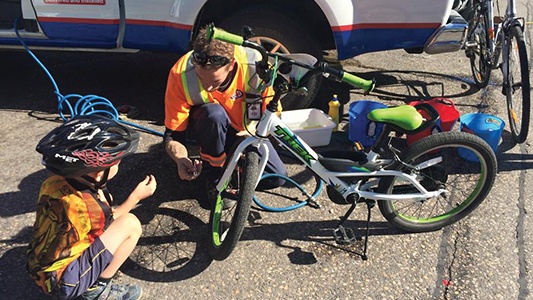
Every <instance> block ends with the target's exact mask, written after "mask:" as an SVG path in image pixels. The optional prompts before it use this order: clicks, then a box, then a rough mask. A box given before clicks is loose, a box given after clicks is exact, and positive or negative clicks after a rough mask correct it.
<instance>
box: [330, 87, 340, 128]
mask: <svg viewBox="0 0 533 300" xmlns="http://www.w3.org/2000/svg"><path fill="white" fill-rule="evenodd" d="M328 104H329V111H328V115H329V116H330V117H331V119H332V120H333V122H335V127H333V131H337V129H338V127H339V108H340V106H341V103H340V102H339V99H338V98H337V94H335V95H333V99H331V101H329V103H328Z"/></svg>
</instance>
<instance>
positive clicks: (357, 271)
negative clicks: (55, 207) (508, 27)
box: [0, 43, 533, 300]
mask: <svg viewBox="0 0 533 300" xmlns="http://www.w3.org/2000/svg"><path fill="white" fill-rule="evenodd" d="M530 45H531V43H530ZM530 47H531V46H530ZM530 50H531V49H530ZM530 53H531V51H530ZM37 54H38V56H39V57H41V58H42V60H43V63H44V64H45V65H46V66H47V67H48V68H49V70H50V72H51V73H52V75H53V76H54V78H55V80H56V82H57V84H58V86H59V89H60V90H61V92H62V94H64V95H65V94H69V93H78V94H81V95H87V94H96V95H99V96H103V97H106V98H108V99H110V100H111V101H112V103H113V104H114V105H115V106H117V107H119V106H122V105H129V106H133V107H135V108H136V109H137V112H138V113H137V114H135V115H131V118H129V119H128V120H130V121H132V122H134V123H136V124H140V125H142V126H145V127H147V128H150V129H152V130H155V131H158V132H161V131H162V130H163V125H162V120H163V116H164V110H163V96H164V89H165V83H166V76H167V74H168V70H169V69H170V67H171V66H172V64H173V62H174V60H175V59H176V57H175V56H173V55H169V54H156V53H137V54H106V53H100V54H89V53H86V54H80V53H45V52H38V53H37ZM343 65H344V67H345V69H346V70H347V71H349V72H354V73H355V74H358V75H360V76H362V77H365V78H371V77H374V78H376V80H377V82H378V87H377V89H376V90H375V91H374V92H373V93H371V94H370V95H363V94H362V93H361V91H359V90H356V89H352V90H350V89H347V87H346V86H344V85H340V84H330V85H327V86H324V87H323V89H322V90H321V92H320V95H319V98H320V99H327V100H329V98H330V97H331V95H332V94H333V93H336V94H338V95H339V97H340V101H341V102H342V103H343V106H342V107H343V116H344V120H345V121H346V120H347V119H348V115H347V113H348V107H349V103H351V102H353V101H356V100H361V99H368V100H375V101H380V102H382V103H385V104H386V105H397V104H401V103H403V102H405V101H409V100H419V99H429V98H434V97H445V98H449V99H452V100H453V101H454V102H455V105H456V107H457V109H458V110H459V111H460V113H461V114H466V113H470V112H484V113H490V114H494V115H497V116H499V117H501V118H502V119H503V120H505V121H507V116H506V110H505V106H504V97H503V96H502V95H501V93H500V89H501V78H500V77H501V75H500V74H498V72H495V73H494V77H493V80H492V82H491V84H490V85H489V87H488V88H487V89H484V90H478V89H477V88H475V87H474V85H473V84H472V81H471V79H470V70H469V63H468V60H467V58H466V57H465V55H464V53H463V52H458V53H450V54H441V55H434V56H431V55H426V54H421V55H413V54H407V53H405V52H404V51H401V50H400V51H390V52H384V53H377V54H368V55H362V56H360V57H357V58H355V59H351V60H347V61H344V62H343ZM0 70H1V71H2V79H1V80H0V91H2V93H1V94H0V136H1V137H2V138H1V139H0V153H1V154H2V155H1V157H0V163H1V164H0V165H1V166H2V168H1V171H0V179H1V182H2V183H3V184H2V186H1V187H0V214H1V220H0V228H1V230H0V266H1V268H0V295H1V296H0V298H1V299H25V300H26V299H43V297H42V295H41V294H40V293H39V291H38V290H37V288H36V287H35V285H34V284H33V283H32V282H31V280H30V278H29V276H28V275H27V274H26V272H25V270H24V259H25V249H26V247H27V243H28V241H29V238H30V232H31V226H32V224H33V218H34V211H35V203H36V199H37V194H38V190H39V186H40V184H41V182H42V181H43V180H44V179H45V178H46V176H47V173H46V171H45V170H44V168H43V167H42V165H41V164H40V157H39V155H38V154H37V153H36V152H35V151H34V149H35V146H36V143H37V142H38V140H39V139H40V138H41V137H42V136H44V134H46V133H47V132H48V131H49V130H51V129H52V128H53V127H55V126H57V125H59V124H60V120H59V119H58V114H57V99H56V97H55V95H54V93H53V91H54V90H53V86H52V84H51V82H50V80H49V79H48V78H47V77H46V76H45V74H44V73H43V72H42V70H41V69H39V67H38V66H37V65H36V64H35V62H34V61H33V60H31V58H30V57H29V56H28V55H27V54H26V53H24V52H0ZM326 102H327V101H323V102H322V103H318V102H317V103H314V106H316V107H320V108H325V107H324V103H326ZM532 139H533V135H532V134H530V137H529V138H528V140H527V141H526V142H525V143H524V144H521V145H516V144H514V143H513V142H512V139H511V136H510V133H509V130H508V128H507V127H506V128H505V130H504V133H503V136H502V141H501V143H500V145H499V147H498V151H497V157H498V163H499V172H498V176H497V179H496V184H495V185H494V187H493V189H492V191H491V193H490V195H489V197H487V199H486V200H485V202H484V203H482V204H481V206H480V207H479V208H478V209H476V210H475V211H474V212H473V213H472V214H471V216H470V217H469V218H467V219H466V220H464V221H461V222H459V223H457V224H454V225H452V226H449V227H447V228H445V229H443V230H440V231H436V232H431V233H425V234H404V233H401V232H399V231H397V230H395V229H394V228H391V227H390V226H389V225H388V224H387V222H386V221H385V219H384V218H383V217H382V216H381V215H380V213H379V210H378V209H377V208H375V209H374V210H373V214H372V219H371V224H370V226H371V227H370V238H369V253H368V255H369V259H368V260H367V261H363V260H362V259H361V250H362V242H357V243H355V244H354V245H348V246H340V245H337V244H335V242H334V241H333V237H332V235H331V229H332V228H334V227H335V225H336V223H337V221H338V219H339V217H340V216H342V215H343V214H344V212H345V211H346V210H347V209H348V207H347V206H339V205H336V204H334V203H332V202H330V201H329V200H328V199H327V195H326V193H325V191H323V192H322V193H321V194H320V196H319V198H318V201H319V202H320V204H321V205H322V206H321V208H320V209H315V208H311V207H303V208H300V209H297V210H293V211H290V212H283V213H272V212H265V211H262V210H260V209H258V207H257V206H255V205H254V207H253V209H252V213H251V214H250V217H249V219H248V224H247V227H246V229H245V231H244V233H243V236H242V238H241V241H240V242H239V244H238V245H237V248H236V249H235V251H234V252H233V253H232V255H231V256H230V257H229V258H228V259H226V260H224V261H213V260H212V259H211V258H210V257H209V254H208V253H207V251H206V249H205V244H206V237H207V223H208V217H209V216H208V212H207V211H205V210H202V209H201V208H200V207H199V206H198V204H197V202H196V200H195V199H196V198H197V197H198V195H199V193H201V192H202V187H201V186H200V185H198V184H197V183H195V182H182V181H180V180H179V179H178V177H177V174H176V170H175V167H174V166H173V164H172V162H171V161H170V159H168V158H167V157H166V154H165V153H164V150H163V147H162V144H161V137H160V136H157V135H154V134H151V133H142V134H141V142H140V146H139V150H138V152H137V153H136V154H135V155H133V156H132V157H130V158H127V159H125V160H124V162H123V163H122V164H121V169H120V171H119V175H118V176H117V178H116V179H114V180H113V181H112V182H111V183H110V184H109V189H110V191H111V192H112V193H113V194H114V197H115V199H117V201H119V202H120V199H125V197H127V195H128V194H129V192H130V191H131V190H132V189H133V188H134V186H135V185H136V184H137V182H139V181H140V180H142V178H143V177H144V175H145V174H147V173H150V174H154V175H155V176H156V178H157V180H158V190H157V191H156V193H155V194H154V195H153V196H152V197H150V198H148V199H146V200H144V201H143V202H142V203H141V205H140V206H139V207H138V208H136V209H135V210H134V213H135V214H136V215H138V216H139V218H140V219H141V222H142V223H143V229H144V233H143V236H142V237H141V240H140V242H139V245H138V247H137V249H136V250H135V252H134V253H133V255H132V256H131V259H130V260H129V261H128V262H127V263H126V264H125V265H124V267H123V268H122V270H121V273H120V274H119V276H118V277H117V278H116V280H117V281H119V282H133V283H136V284H139V285H141V286H142V288H143V291H144V299H256V298H263V299H469V300H470V299H502V300H507V299H530V298H531V291H530V290H531V275H530V273H529V266H530V264H531V260H532V256H531V238H530V237H531V225H532V224H531V220H530V218H529V217H528V211H530V210H531V209H532V207H531V204H530V203H529V201H527V200H528V199H529V198H530V197H531V194H532V188H531V186H530V185H529V184H528V183H529V182H531V172H530V171H529V170H530V169H531V168H532V167H533V157H532V155H531V154H530V152H531V140H532ZM349 146H350V143H349V141H348V139H347V132H342V131H341V132H336V133H333V135H332V139H331V144H330V145H329V147H333V148H338V147H349ZM286 162H287V166H288V169H289V171H290V174H291V175H293V176H295V177H297V178H298V180H299V182H301V183H302V185H303V186H305V187H306V188H308V189H313V188H314V181H313V180H312V177H311V175H310V174H308V172H306V171H305V170H303V169H302V168H301V167H300V166H299V165H297V164H295V163H294V161H291V160H290V159H288V160H287V161H286ZM295 193H296V192H295ZM365 218H366V209H364V208H359V209H357V210H356V212H355V213H354V214H353V215H352V217H351V218H350V220H349V221H348V223H347V226H350V227H352V228H354V229H362V228H363V226H364V220H365Z"/></svg>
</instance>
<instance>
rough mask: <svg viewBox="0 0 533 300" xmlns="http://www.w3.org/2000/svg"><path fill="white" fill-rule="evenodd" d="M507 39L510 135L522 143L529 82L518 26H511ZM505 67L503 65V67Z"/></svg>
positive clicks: (525, 135)
mask: <svg viewBox="0 0 533 300" xmlns="http://www.w3.org/2000/svg"><path fill="white" fill-rule="evenodd" d="M509 33H510V34H509V36H508V37H507V38H508V40H507V47H508V48H507V49H508V52H507V62H508V63H507V72H504V74H505V73H507V80H505V82H506V84H505V86H504V93H505V97H506V98H507V112H508V115H509V126H510V127H511V134H512V135H513V139H514V140H515V141H516V142H517V143H523V142H524V141H525V140H526V138H527V134H528V130H529V115H530V106H531V99H530V92H531V90H530V82H529V67H528V60H527V50H526V43H525V41H524V34H523V33H522V28H520V26H512V27H511V28H510V31H509ZM504 66H505V65H504Z"/></svg>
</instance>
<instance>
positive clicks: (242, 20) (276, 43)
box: [218, 5, 322, 110]
mask: <svg viewBox="0 0 533 300" xmlns="http://www.w3.org/2000/svg"><path fill="white" fill-rule="evenodd" d="M304 24H305V19H304V20H300V19H295V18H294V17H291V16H289V15H287V12H285V11H280V10H278V9H275V8H272V7H271V6H268V5H258V6H252V7H245V8H243V9H241V10H238V11H236V12H234V13H233V14H231V15H229V16H226V17H224V19H223V20H222V21H221V22H220V24H219V25H218V26H220V28H223V29H225V30H227V31H229V32H233V33H237V34H238V33H240V32H241V28H242V27H243V26H244V25H246V26H250V27H251V28H252V29H253V30H254V32H255V34H256V35H255V37H253V38H251V40H252V41H254V42H256V43H258V44H261V45H262V46H263V47H265V49H267V50H268V51H271V52H277V53H283V54H288V53H308V54H311V55H313V56H314V57H316V58H318V59H322V49H321V47H320V44H319V43H318V41H317V40H316V38H315V37H314V36H312V35H310V34H309V33H308V31H309V30H308V28H307V27H305V25H304ZM321 82H322V76H313V77H311V78H309V80H308V81H307V82H305V83H304V84H303V85H304V86H305V88H306V89H307V93H306V95H303V96H298V95H296V94H295V93H288V94H286V95H284V96H283V98H282V103H283V110H293V109H302V108H307V107H309V105H310V104H311V103H312V102H313V100H314V99H315V96H316V95H317V93H318V90H319V88H320V85H321Z"/></svg>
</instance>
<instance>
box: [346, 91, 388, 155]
mask: <svg viewBox="0 0 533 300" xmlns="http://www.w3.org/2000/svg"><path fill="white" fill-rule="evenodd" d="M386 107H387V105H385V104H383V103H380V102H376V101H370V100H360V101H356V102H353V103H351V104H350V109H349V111H348V117H349V126H350V127H349V131H348V139H349V140H350V141H352V142H360V143H361V144H362V145H363V146H364V147H369V146H372V145H373V144H374V143H375V142H376V140H377V138H378V137H379V135H380V133H381V131H382V130H383V124H381V123H376V122H373V121H370V120H369V119H368V117H367V115H368V113H369V112H371V111H372V110H374V109H376V108H386Z"/></svg>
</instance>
